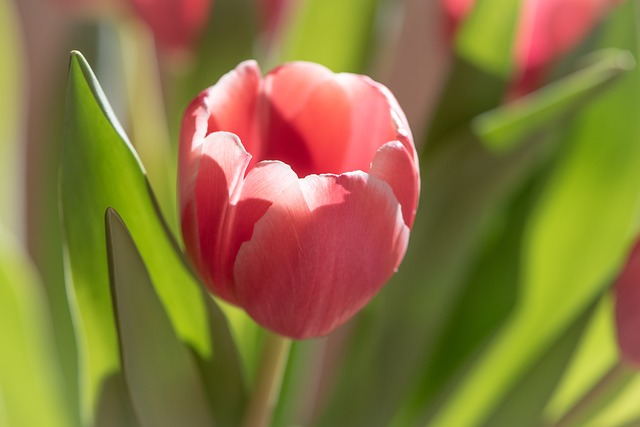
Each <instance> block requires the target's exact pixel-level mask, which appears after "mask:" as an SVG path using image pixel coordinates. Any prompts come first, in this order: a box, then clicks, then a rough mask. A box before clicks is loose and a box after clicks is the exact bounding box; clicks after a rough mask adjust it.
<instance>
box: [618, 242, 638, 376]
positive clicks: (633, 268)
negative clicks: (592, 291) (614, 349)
mask: <svg viewBox="0 0 640 427" xmlns="http://www.w3.org/2000/svg"><path fill="white" fill-rule="evenodd" d="M615 303H616V326H617V333H618V345H619V346H620V351H621V353H622V357H623V358H624V359H626V360H627V361H628V362H630V363H632V364H634V365H636V366H638V367H640V241H639V242H638V243H636V246H635V247H634V248H633V250H632V251H631V254H630V256H629V259H628V260H627V264H626V265H625V267H624V269H623V270H622V274H621V275H620V277H619V278H618V280H617V281H616V285H615Z"/></svg>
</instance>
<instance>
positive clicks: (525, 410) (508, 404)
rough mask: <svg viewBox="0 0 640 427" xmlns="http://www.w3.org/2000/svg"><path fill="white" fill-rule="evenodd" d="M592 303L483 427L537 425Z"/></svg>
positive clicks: (483, 423)
mask: <svg viewBox="0 0 640 427" xmlns="http://www.w3.org/2000/svg"><path fill="white" fill-rule="evenodd" d="M594 306H595V304H594V305H592V306H591V307H588V309H587V310H585V312H584V313H582V314H581V315H580V316H579V317H578V318H577V319H576V320H575V321H574V322H573V324H572V325H570V326H569V328H568V329H567V330H566V331H563V332H562V334H561V335H560V336H559V337H558V338H557V339H556V341H555V342H554V343H553V344H552V345H551V346H550V347H549V349H547V350H546V351H545V353H544V354H542V355H541V356H540V357H539V358H538V359H537V360H536V361H535V363H534V364H533V366H532V367H531V368H530V369H529V370H528V371H527V372H526V373H524V374H523V375H522V376H521V377H520V378H519V379H518V381H517V383H516V384H515V385H513V386H512V387H511V389H510V391H509V395H508V396H507V397H506V398H505V399H504V400H502V402H501V403H500V405H499V406H498V407H497V408H496V409H495V410H494V411H493V413H492V414H491V416H490V417H489V418H488V419H486V420H484V421H483V422H482V425H483V426H486V427H491V426H515V425H517V426H519V427H526V426H531V427H535V426H539V425H540V424H541V420H542V412H543V409H544V407H545V405H546V404H547V402H548V401H549V399H550V398H551V396H552V394H553V391H554V390H555V389H556V387H557V385H558V383H559V382H560V377H561V375H562V373H563V372H564V370H565V369H566V367H567V365H568V364H569V362H570V361H571V357H572V355H573V354H574V352H575V350H576V347H577V346H578V344H579V342H580V339H581V338H582V336H583V332H584V330H585V327H586V325H587V323H588V322H589V318H590V316H591V315H592V314H593V311H594V310H593V308H594Z"/></svg>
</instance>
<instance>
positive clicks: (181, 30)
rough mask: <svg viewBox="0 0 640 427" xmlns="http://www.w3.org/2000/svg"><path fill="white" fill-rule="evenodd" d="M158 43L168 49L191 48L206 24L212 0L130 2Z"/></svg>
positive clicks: (148, 0)
mask: <svg viewBox="0 0 640 427" xmlns="http://www.w3.org/2000/svg"><path fill="white" fill-rule="evenodd" d="M130 2H131V3H132V4H133V6H134V8H135V9H136V11H137V12H138V15H139V16H140V18H142V19H143V20H144V21H146V22H147V24H148V25H149V27H150V28H151V30H152V31H153V34H154V36H155V37H156V39H157V40H158V42H159V43H160V44H161V45H162V46H163V47H164V48H167V49H178V50H181V49H190V48H192V47H193V45H194V44H195V42H196V41H197V39H198V38H199V36H200V33H201V32H202V30H203V28H204V26H205V25H206V23H207V18H208V16H209V9H210V8H211V0H188V1H185V0H161V1H158V0H130Z"/></svg>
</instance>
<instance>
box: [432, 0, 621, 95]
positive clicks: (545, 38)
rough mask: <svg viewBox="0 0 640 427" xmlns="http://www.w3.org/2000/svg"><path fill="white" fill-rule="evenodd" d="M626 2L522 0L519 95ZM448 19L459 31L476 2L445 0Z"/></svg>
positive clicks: (516, 50) (516, 52)
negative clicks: (617, 7)
mask: <svg viewBox="0 0 640 427" xmlns="http://www.w3.org/2000/svg"><path fill="white" fill-rule="evenodd" d="M622 1H623V0H523V1H522V4H521V9H520V20H519V23H518V27H517V30H516V40H515V46H514V53H513V54H514V60H515V65H516V74H517V75H516V78H515V80H516V81H515V84H514V86H515V87H514V90H515V92H516V95H522V94H526V93H527V92H530V91H532V90H535V89H536V88H537V87H539V86H540V85H541V84H542V83H543V79H544V77H545V72H546V69H547V67H548V66H549V65H550V63H551V62H552V61H554V60H555V59H557V58H558V57H560V56H562V55H564V54H566V53H567V52H568V51H570V50H571V49H572V48H574V47H575V46H576V45H578V44H579V43H580V42H581V41H582V40H583V39H584V37H586V35H587V34H588V33H589V31H591V29H592V28H593V27H594V26H595V25H596V24H597V23H598V22H599V21H600V19H602V18H603V17H604V16H605V15H606V14H607V13H608V12H609V11H610V10H611V9H612V8H613V7H614V6H616V5H618V4H620V3H622ZM443 2H444V9H445V12H446V14H447V19H448V20H449V21H450V22H451V26H452V28H457V27H458V25H459V24H460V23H461V21H462V20H464V19H465V18H466V16H467V15H468V14H469V13H470V12H471V10H472V9H473V6H474V5H475V0H443Z"/></svg>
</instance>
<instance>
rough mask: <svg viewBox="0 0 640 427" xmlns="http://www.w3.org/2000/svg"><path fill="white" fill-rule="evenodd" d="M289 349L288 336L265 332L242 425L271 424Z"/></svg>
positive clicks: (264, 425) (256, 426)
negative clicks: (258, 363)
mask: <svg viewBox="0 0 640 427" xmlns="http://www.w3.org/2000/svg"><path fill="white" fill-rule="evenodd" d="M290 349H291V340H290V339H289V338H285V337H282V336H280V335H276V334H273V333H270V332H268V333H267V335H266V337H265V342H264V347H263V350H262V357H261V360H260V366H259V368H258V374H257V376H256V382H255V384H254V389H253V394H252V396H251V400H250V401H249V405H248V406H247V412H246V415H245V419H244V427H267V426H269V425H271V419H272V417H273V411H274V409H275V407H276V404H277V403H278V398H279V396H280V388H281V386H282V378H283V376H284V371H285V367H286V365H287V360H288V358H289V350H290Z"/></svg>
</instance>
